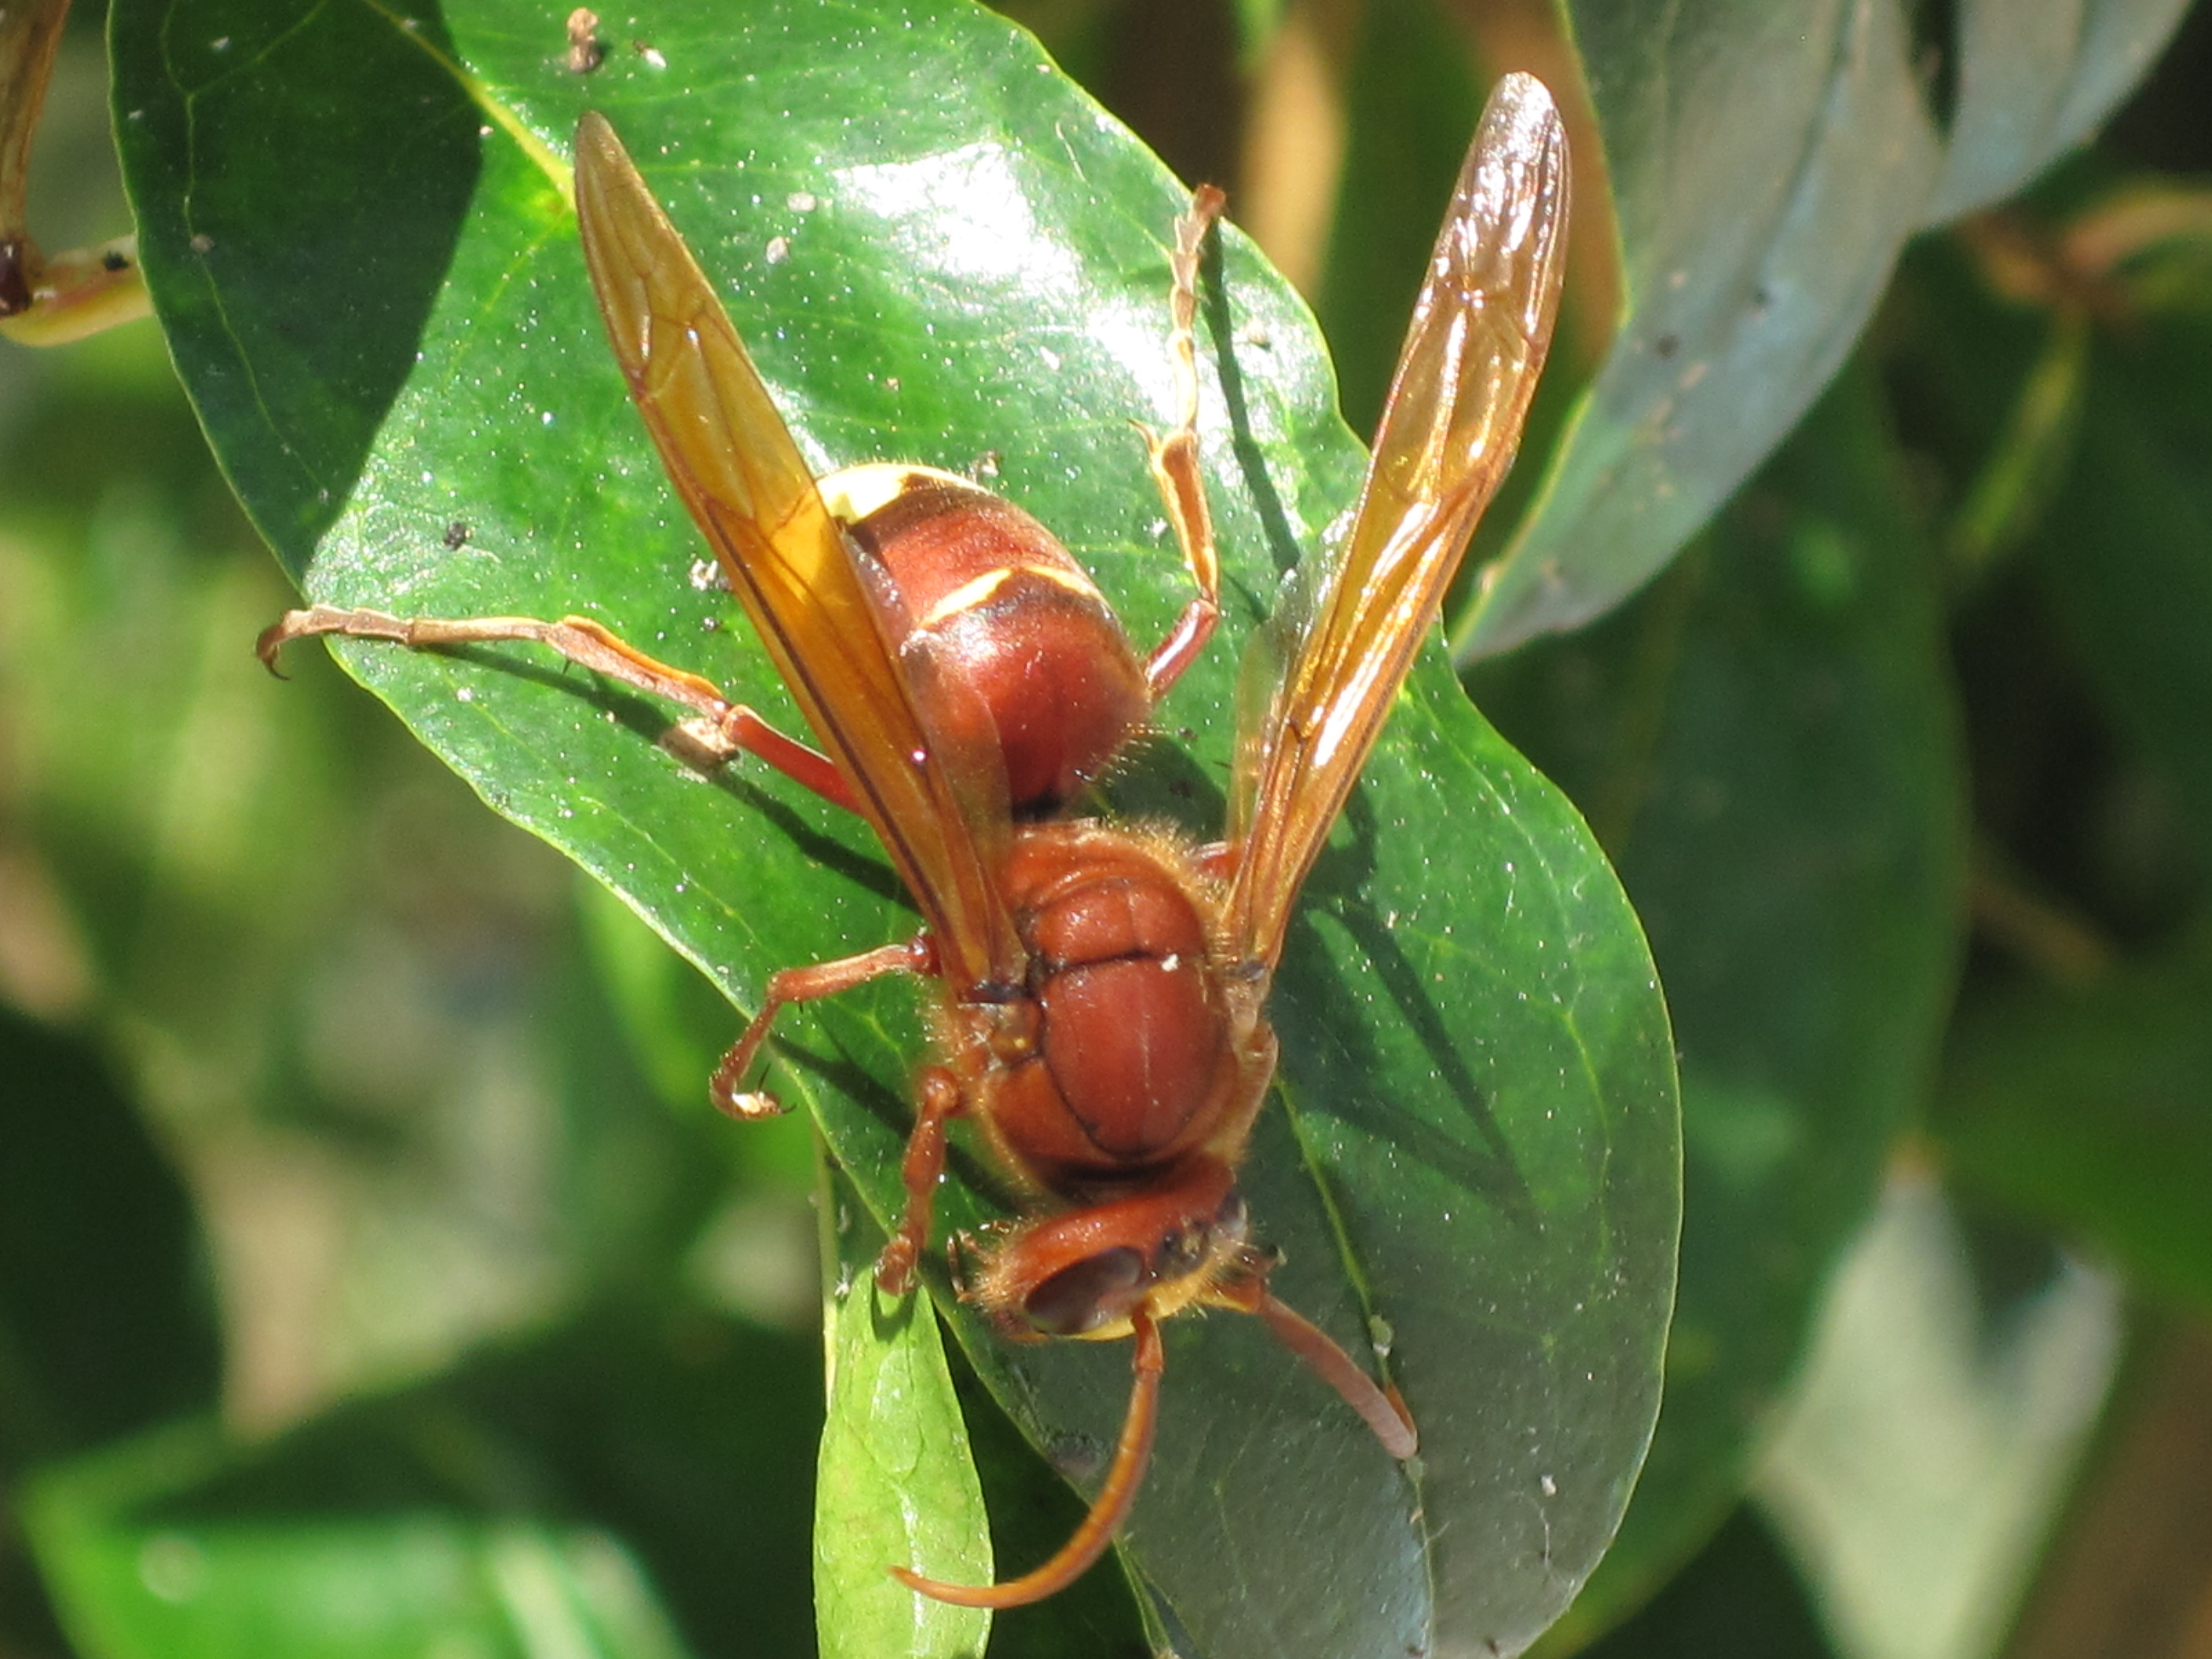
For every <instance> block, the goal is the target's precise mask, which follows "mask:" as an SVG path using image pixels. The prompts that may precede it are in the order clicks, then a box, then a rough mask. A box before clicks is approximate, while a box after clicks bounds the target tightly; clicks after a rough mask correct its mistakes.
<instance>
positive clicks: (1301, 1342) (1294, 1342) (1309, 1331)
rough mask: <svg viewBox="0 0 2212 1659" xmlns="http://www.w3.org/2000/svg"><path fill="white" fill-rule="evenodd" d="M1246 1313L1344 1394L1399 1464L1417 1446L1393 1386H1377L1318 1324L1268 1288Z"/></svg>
mask: <svg viewBox="0 0 2212 1659" xmlns="http://www.w3.org/2000/svg"><path fill="white" fill-rule="evenodd" d="M1251 1311H1252V1312H1254V1313H1255V1314H1257V1315H1258V1316H1260V1317H1261V1319H1262V1320H1264V1321H1265V1322H1267V1328H1268V1329H1269V1330H1271V1331H1273V1333H1274V1334H1275V1340H1277V1341H1279V1342H1280V1343H1281V1344H1282V1345H1283V1346H1285V1347H1286V1348H1288V1349H1289V1350H1290V1351H1291V1352H1292V1353H1294V1354H1296V1355H1297V1357H1298V1358H1301V1359H1303V1360H1304V1361H1305V1362H1306V1364H1308V1365H1310V1366H1311V1367H1312V1368H1313V1370H1315V1371H1316V1373H1317V1374H1318V1375H1319V1376H1321V1378H1322V1381H1323V1382H1325V1383H1328V1385H1329V1387H1331V1388H1333V1389H1335V1390H1336V1391H1337V1392H1338V1393H1339V1394H1340V1395H1343V1396H1344V1403H1345V1404H1346V1405H1347V1406H1349V1407H1352V1410H1354V1411H1356V1412H1358V1413H1359V1418H1360V1420H1361V1421H1362V1422H1364V1424H1366V1425H1367V1426H1368V1427H1369V1428H1370V1429H1372V1430H1374V1431H1375V1437H1376V1439H1377V1440H1379V1441H1381V1442H1382V1443H1383V1450H1385V1451H1387V1452H1389V1454H1390V1455H1391V1456H1393V1457H1395V1458H1396V1459H1398V1460H1399V1462H1404V1461H1405V1460H1406V1459H1407V1458H1408V1457H1411V1456H1412V1455H1413V1454H1414V1453H1415V1452H1417V1451H1419V1449H1420V1446H1421V1440H1420V1435H1419V1431H1417V1430H1416V1429H1415V1428H1414V1427H1413V1413H1410V1412H1408V1411H1407V1409H1406V1406H1405V1402H1404V1401H1401V1400H1400V1399H1399V1398H1398V1393H1397V1390H1396V1389H1391V1390H1390V1391H1389V1392H1388V1393H1385V1392H1384V1391H1383V1389H1381V1388H1379V1387H1377V1386H1376V1382H1375V1379H1374V1378H1373V1377H1371V1376H1368V1374H1367V1373H1366V1372H1365V1371H1364V1370H1361V1369H1360V1368H1359V1366H1358V1364H1355V1363H1354V1362H1353V1360H1352V1356H1351V1355H1350V1354H1348V1353H1346V1352H1345V1351H1344V1350H1343V1349H1342V1348H1340V1347H1339V1346H1337V1345H1336V1344H1335V1342H1334V1341H1333V1340H1331V1339H1330V1337H1329V1335H1328V1333H1327V1332H1326V1331H1324V1330H1322V1328H1321V1327H1320V1326H1318V1325H1316V1324H1315V1323H1314V1322H1312V1321H1311V1320H1310V1319H1308V1318H1307V1317H1306V1316H1304V1314H1302V1313H1299V1312H1298V1311H1297V1310H1296V1309H1294V1308H1292V1307H1291V1306H1290V1305H1289V1304H1286V1303H1284V1302H1281V1301H1279V1300H1278V1299H1277V1298H1276V1297H1275V1296H1274V1294H1273V1292H1272V1291H1261V1292H1260V1297H1259V1299H1258V1301H1256V1302H1255V1303H1254V1304H1252V1309H1251Z"/></svg>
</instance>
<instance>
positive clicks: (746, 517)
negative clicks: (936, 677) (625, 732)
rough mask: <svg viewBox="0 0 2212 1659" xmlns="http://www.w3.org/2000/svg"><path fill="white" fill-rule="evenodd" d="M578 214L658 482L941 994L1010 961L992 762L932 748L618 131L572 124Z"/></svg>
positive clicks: (822, 521)
mask: <svg viewBox="0 0 2212 1659" xmlns="http://www.w3.org/2000/svg"><path fill="white" fill-rule="evenodd" d="M576 214H577V217H578V219H579V221H580V223H581V225H582V228H583V236H584V258H585V263H586V264H587V265H589V267H590V268H591V273H592V286H593V288H595V289H597V290H598V293H599V310H600V312H601V313H602V314H603V315H604V316H605V319H606V323H607V332H608V334H609V336H610V337H611V338H612V340H613V342H614V349H615V356H616V358H617V361H618V362H620V363H621V365H622V370H623V375H624V377H625V378H626V379H627V380H629V389H630V394H631V396H632V397H633V398H635V399H636V401H637V406H638V409H639V410H640V412H641V413H642V414H643V415H644V416H645V423H646V427H647V430H649V431H650V432H651V433H652V435H653V445H654V447H656V448H658V449H659V452H660V459H661V461H662V463H663V464H664V465H665V466H666V467H667V469H668V476H669V478H670V480H671V482H672V483H674V484H675V486H676V489H677V493H678V495H681V496H682V497H683V498H684V505H685V506H686V507H689V508H690V512H691V516H692V518H693V519H694V520H696V521H697V523H698V526H699V528H700V529H701V530H702V531H703V532H705V533H706V537H707V539H708V542H709V543H711V544H713V546H714V552H715V556H717V557H718V558H719V559H720V561H721V565H722V568H723V569H724V570H725V571H726V573H728V575H729V579H730V586H731V588H732V591H733V592H735V593H736V594H737V596H738V600H739V602H740V603H742V604H743V605H744V608H745V614H746V615H747V616H749V617H750V618H751V619H752V623H753V627H754V628H755V629H756V630H757V631H758V633H759V635H760V637H761V641H762V642H763V644H764V645H766V646H767V647H768V651H769V656H770V657H771V658H772V659H774V661H775V666H776V670H777V671H778V672H779V673H781V675H782V676H783V680H784V684H786V685H787V686H789V687H790V689H791V694H792V696H793V699H795V700H796V701H797V702H798V704H799V708H800V711H801V712H802V713H803V714H805V717H806V720H807V724H808V725H810V726H812V727H813V729H814V735H815V737H816V738H817V741H818V742H819V743H820V744H821V745H822V748H823V750H824V752H826V753H827V754H828V755H829V757H830V758H831V759H832V760H833V761H835V762H836V764H837V767H838V769H839V770H841V771H842V772H843V773H844V775H845V776H846V778H847V779H848V781H850V783H851V784H852V787H853V793H854V798H855V799H856V800H857V801H858V802H859V804H860V811H861V814H862V816H863V817H866V819H867V820H868V823H869V826H870V827H871V828H872V829H874V830H875V832H876V835H877V836H878V838H880V839H881V841H882V842H883V844H884V850H885V851H886V852H887V853H889V854H890V859H891V862H892V863H893V864H894V865H896V866H897V869H898V873H899V876H900V878H902V880H903V881H904V882H905V883H906V885H907V889H908V891H909V892H911V893H912V894H913V895H914V896H915V901H916V902H918V903H919V904H920V905H921V910H922V914H923V916H924V917H925V918H926V920H927V924H928V927H929V929H930V932H931V933H933V935H934V937H935V939H936V944H937V950H938V957H939V966H940V967H941V968H942V969H943V970H944V972H945V976H946V978H947V979H948V980H950V981H952V982H953V983H954V984H955V985H974V984H978V983H982V982H985V981H1004V980H1006V978H1007V977H1008V976H1009V975H1012V974H1013V973H1014V972H1015V971H1016V970H1017V965H1018V963H1019V962H1020V960H1021V954H1020V950H1019V945H1018V941H1017V940H1016V939H1015V937H1014V933H1013V927H1012V922H1011V921H1010V920H1009V919H1008V917H1007V915H1006V907H1005V906H1004V904H1003V903H1001V902H1000V898H999V894H998V887H997V884H996V881H995V880H994V874H995V872H996V870H997V868H998V865H999V860H1000V856H1001V854H1002V851H1003V846H1004V842H1005V838H1006V835H1007V833H1008V830H1007V826H1006V815H1005V811H1004V809H1003V806H1002V805H997V806H995V808H994V794H995V795H996V796H998V797H1003V794H1004V787H1003V784H1000V785H999V786H998V787H997V788H996V789H995V791H994V788H993V783H994V775H995V772H996V770H997V767H998V761H997V757H996V755H995V753H991V754H986V755H966V754H957V753H951V752H948V751H947V749H946V746H945V744H943V743H940V742H939V741H936V740H934V739H933V737H932V736H931V734H930V732H929V729H928V727H927V724H926V722H925V720H924V719H923V717H922V715H921V713H920V712H919V710H918V708H917V705H916V702H915V696H914V694H913V689H912V687H911V686H910V685H909V684H908V682H907V678H906V676H905V675H904V673H903V672H902V669H901V665H900V663H899V660H898V658H897V656H896V653H895V652H894V651H893V649H892V647H891V645H890V638H889V635H887V633H886V631H885V628H884V614H883V611H882V607H881V603H880V601H881V599H882V596H878V595H876V594H873V593H872V592H871V591H870V588H869V586H868V583H867V580H866V577H865V576H864V575H863V574H862V572H861V570H860V568H859V567H858V566H857V565H856V564H855V562H854V560H853V558H852V556H850V555H849V553H848V551H847V550H846V546H845V542H844V538H843V535H842V532H840V531H839V529H838V527H837V525H836V521H835V520H833V519H832V518H831V517H830V515H829V509H828V508H827V507H824V506H823V501H822V497H821V495H820V493H819V492H818V491H817V489H815V487H814V475H813V472H812V471H811V469H810V468H809V467H808V465H807V464H806V461H805V457H804V456H802V455H801V454H800V453H799V448H798V446H797V445H796V444H795V443H794V442H793V440H792V436H791V433H790V430H789V429H788V428H787V427H786V426H785V425H784V423H783V417H782V416H781V415H780V414H778V413H777V411H776V408H775V403H774V402H773V401H772V400H771V399H770V398H769V392H768V388H767V387H766V386H763V384H762V383H761V378H760V374H759V373H758V371H757V370H756V369H755V368H753V364H752V359H751V358H750V356H747V354H746V352H745V349H744V345H743V343H740V342H739V340H738V335H737V331H736V330H735V329H734V328H732V326H731V325H730V320H729V319H728V317H727V316H726V315H725V314H724V313H723V310H722V307H721V304H720V301H717V300H716V299H715V297H714V289H713V288H712V287H711V286H710V285H709V284H708V281H707V278H706V276H704V274H703V273H702V271H701V270H700V269H699V266H698V263H697V261H696V260H695V259H693V258H692V257H691V252H690V249H689V248H687V247H686V246H684V241H683V239H682V238H681V237H679V236H678V234H676V229H675V227H674V226H672V225H671V224H670V223H669V222H668V217H667V216H666V215H665V214H664V213H663V212H662V211H661V210H660V204H659V203H658V202H656V201H655V200H654V199H653V194H652V192H651V191H648V190H647V188H646V185H645V181H644V179H641V178H640V177H639V176H638V172H637V169H636V167H635V166H633V165H632V164H631V161H630V159H629V155H628V153H627V152H625V151H624V150H623V147H622V143H621V141H620V140H619V139H618V138H617V137H615V133H614V129H613V128H612V127H611V126H610V125H607V122H606V121H605V118H602V117H600V116H599V115H597V114H586V116H585V117H584V118H583V119H582V121H581V122H580V123H579V124H578V125H577V128H576Z"/></svg>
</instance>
